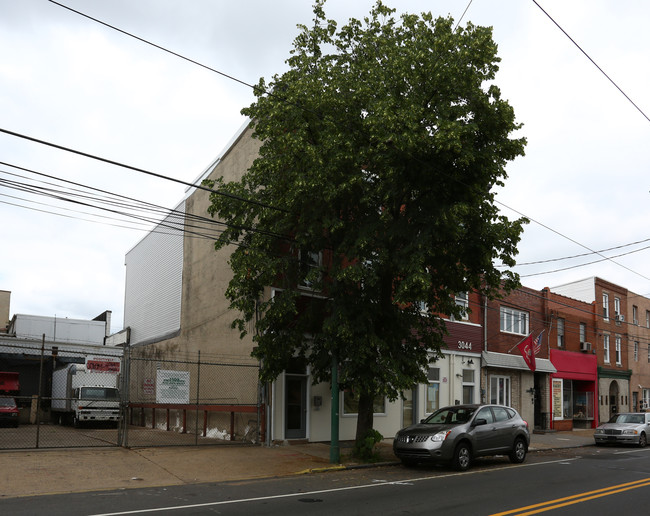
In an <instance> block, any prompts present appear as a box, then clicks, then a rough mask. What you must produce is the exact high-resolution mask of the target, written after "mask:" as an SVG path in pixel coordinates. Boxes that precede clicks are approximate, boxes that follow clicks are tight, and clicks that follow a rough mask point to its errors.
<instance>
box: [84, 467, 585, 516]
mask: <svg viewBox="0 0 650 516" xmlns="http://www.w3.org/2000/svg"><path fill="white" fill-rule="evenodd" d="M568 460H569V461H572V460H577V457H576V458H574V459H568ZM557 463H565V464H566V463H567V459H562V460H550V461H546V462H537V463H535V464H516V465H512V466H506V467H504V468H500V470H501V469H510V468H530V467H533V466H543V465H546V464H557ZM484 472H485V470H474V471H465V472H459V473H449V474H447V475H435V476H426V477H418V478H411V479H405V480H396V481H393V482H388V481H383V480H374V481H373V483H372V484H363V485H360V486H349V487H337V488H334V489H321V490H318V491H303V492H299V493H286V494H280V495H272V496H259V497H255V498H241V499H239V500H222V501H219V502H205V503H196V504H190V505H173V506H168V507H155V508H153V509H138V510H134V511H122V512H106V513H102V514H94V515H91V516H125V515H128V514H144V513H152V512H163V511H179V510H187V509H196V508H198V507H214V506H217V505H233V504H237V503H249V502H260V501H267V500H279V499H282V498H291V497H297V496H300V497H305V496H313V495H321V494H327V493H337V492H341V491H353V490H355V489H367V488H370V487H382V486H410V485H413V484H414V483H415V482H421V481H423V480H432V479H434V478H449V477H457V476H460V475H476V474H478V473H484Z"/></svg>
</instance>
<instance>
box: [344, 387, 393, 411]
mask: <svg viewBox="0 0 650 516" xmlns="http://www.w3.org/2000/svg"><path fill="white" fill-rule="evenodd" d="M373 412H374V413H375V414H385V413H386V398H385V397H384V395H383V394H378V395H377V396H375V399H374V400H373ZM358 413H359V399H358V398H357V396H356V395H355V394H354V392H351V391H344V392H343V415H346V416H350V415H353V414H358Z"/></svg>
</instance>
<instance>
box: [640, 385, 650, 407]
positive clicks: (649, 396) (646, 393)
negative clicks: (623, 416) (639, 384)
mask: <svg viewBox="0 0 650 516" xmlns="http://www.w3.org/2000/svg"><path fill="white" fill-rule="evenodd" d="M642 392H643V399H642V400H641V410H648V409H649V408H650V389H643V391H642Z"/></svg>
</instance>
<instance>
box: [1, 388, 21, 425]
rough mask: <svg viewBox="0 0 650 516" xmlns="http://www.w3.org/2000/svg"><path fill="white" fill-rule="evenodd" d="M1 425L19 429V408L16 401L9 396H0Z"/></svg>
mask: <svg viewBox="0 0 650 516" xmlns="http://www.w3.org/2000/svg"><path fill="white" fill-rule="evenodd" d="M0 423H8V424H9V425H11V426H15V427H16V428H18V407H17V406H16V400H15V399H13V398H10V397H9V396H0Z"/></svg>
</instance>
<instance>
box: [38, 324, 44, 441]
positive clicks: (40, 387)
mask: <svg viewBox="0 0 650 516" xmlns="http://www.w3.org/2000/svg"><path fill="white" fill-rule="evenodd" d="M44 356H45V333H44V334H43V342H42V343H41V363H40V366H39V372H38V397H37V398H36V447H37V448H38V447H39V444H40V433H41V397H42V396H43V359H44Z"/></svg>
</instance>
